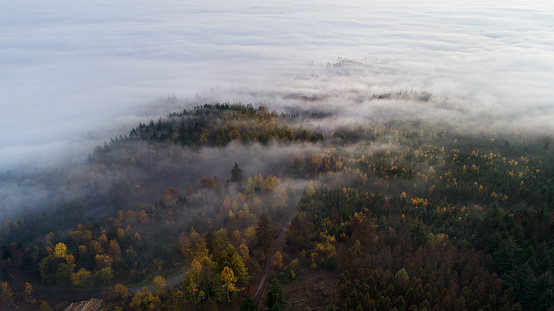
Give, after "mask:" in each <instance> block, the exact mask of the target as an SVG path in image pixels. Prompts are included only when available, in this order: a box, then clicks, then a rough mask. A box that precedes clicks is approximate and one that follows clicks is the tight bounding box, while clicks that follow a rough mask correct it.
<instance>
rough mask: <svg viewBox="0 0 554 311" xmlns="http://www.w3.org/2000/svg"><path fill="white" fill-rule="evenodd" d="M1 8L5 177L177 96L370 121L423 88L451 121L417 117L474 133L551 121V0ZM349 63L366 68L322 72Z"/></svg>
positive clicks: (85, 144) (96, 138)
mask: <svg viewBox="0 0 554 311" xmlns="http://www.w3.org/2000/svg"><path fill="white" fill-rule="evenodd" d="M0 7H2V10H0V110H1V111H2V113H1V114H0V121H1V122H0V124H1V125H0V129H1V130H2V133H3V135H2V136H1V137H0V170H1V171H5V170H10V169H15V168H18V167H22V166H23V167H26V168H36V167H38V168H40V167H42V166H43V165H46V164H53V163H55V164H57V163H63V162H65V161H66V159H69V158H75V154H76V152H77V155H78V156H77V157H84V156H85V155H86V154H87V153H88V151H89V150H91V147H92V146H94V145H95V144H97V143H99V142H101V141H103V140H104V139H106V138H109V137H111V136H113V135H116V134H117V135H118V134H121V133H123V134H125V133H127V132H128V129H129V128H130V127H131V126H134V125H136V123H137V122H138V121H140V120H149V119H150V118H154V119H156V118H157V117H158V116H159V115H164V114H166V113H168V112H170V111H172V110H174V109H173V108H175V107H176V106H179V105H178V102H176V101H175V100H160V99H162V98H163V99H165V98H167V97H168V96H172V95H176V97H177V98H180V99H187V98H188V99H194V98H195V96H196V95H197V94H198V95H199V96H200V98H202V97H204V98H206V99H209V100H220V101H231V102H233V101H242V102H250V101H252V102H253V103H255V102H264V103H269V104H270V105H271V106H272V107H274V108H277V107H284V106H286V105H290V104H298V105H321V104H329V105H331V106H332V107H340V108H342V107H348V109H347V111H348V110H350V114H358V111H365V112H367V113H368V114H370V113H374V112H375V108H371V107H370V108H368V106H367V105H365V104H366V103H367V102H368V101H367V98H368V96H371V94H373V93H376V94H382V93H387V92H397V91H408V92H409V91H411V90H414V91H417V92H423V91H425V92H429V93H431V94H433V100H437V99H441V100H442V99H444V100H443V102H442V103H441V102H440V101H438V102H434V103H433V105H435V106H440V105H443V106H445V107H446V108H445V109H442V110H435V109H432V110H430V109H418V108H417V107H421V105H420V106H412V107H416V108H412V110H411V111H409V113H410V114H415V113H418V112H419V113H429V115H433V114H436V115H437V117H442V116H445V117H446V118H447V120H448V118H452V119H455V120H459V119H457V117H456V118H455V117H452V116H451V113H450V112H449V111H452V109H454V110H455V111H456V113H455V114H456V115H457V116H459V115H466V118H467V119H468V120H471V119H473V117H474V116H482V115H485V116H486V117H487V118H488V119H489V120H492V122H493V123H494V122H495V120H496V119H497V118H501V119H502V120H503V121H502V122H501V123H503V124H509V125H510V126H522V127H524V128H525V127H529V125H530V124H532V125H533V126H535V127H538V128H539V130H540V131H548V130H549V129H551V128H552V122H553V121H552V120H553V119H554V118H552V115H553V106H554V103H553V100H552V98H554V89H552V87H551V84H552V81H554V32H552V28H553V27H554V10H553V7H552V6H551V4H549V3H548V2H535V3H528V2H527V3H523V2H518V1H503V2H501V3H499V2H497V1H492V0H488V1H468V2H464V3H460V2H459V1H441V2H440V3H439V2H437V1H423V2H413V1H400V0H396V1H371V2H370V3H367V2H364V1H354V0H352V1H350V0H347V1H340V2H331V1H301V2H299V1H281V2H279V3H278V5H276V3H275V2H269V1H261V2H260V1H256V2H254V1H242V0H241V1H233V2H228V1H210V2H209V3H206V2H205V1H188V2H187V3H186V4H184V3H182V2H179V1H169V0H164V1H157V2H156V3H155V4H153V3H149V2H134V1H126V0H124V1H117V2H111V1H95V2H94V3H88V2H65V1H49V2H42V1H36V0H35V1H25V2H12V1H4V0H2V1H0ZM339 58H346V59H354V60H357V61H356V62H355V64H348V66H342V67H341V68H343V69H337V68H336V67H333V66H330V68H329V67H327V64H328V63H329V64H331V65H332V64H333V63H336V62H340V59H339ZM344 68H347V69H344ZM291 94H292V96H291ZM296 95H299V96H296ZM314 96H315V97H314ZM318 96H324V98H323V97H322V98H323V99H322V100H316V101H314V100H313V98H316V97H318ZM397 103H398V102H397ZM418 105H419V104H418ZM353 107H356V108H353ZM388 108H389V105H384V106H383V107H381V108H380V109H379V110H380V112H379V113H381V114H383V115H386V111H387V109H388ZM352 110H354V111H352ZM396 110H397V111H404V112H406V110H405V109H404V108H403V107H399V108H398V109H396ZM345 116H348V113H345ZM506 120H508V121H509V122H507V123H506V122H505V121H506Z"/></svg>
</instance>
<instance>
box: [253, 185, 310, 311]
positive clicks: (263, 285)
mask: <svg viewBox="0 0 554 311" xmlns="http://www.w3.org/2000/svg"><path fill="white" fill-rule="evenodd" d="M297 192H298V198H297V199H296V201H295V202H294V204H293V205H292V208H291V210H290V214H289V217H288V218H287V220H286V221H285V222H284V223H283V227H282V228H281V234H280V235H279V239H278V240H277V247H275V248H273V251H272V252H273V253H272V254H271V257H269V258H268V260H267V262H266V263H265V267H264V271H263V274H262V278H261V279H260V283H259V285H258V287H257V289H256V294H255V295H254V300H255V301H256V304H257V305H258V306H260V304H261V300H262V297H263V294H264V292H265V288H266V286H267V283H268V281H269V272H270V271H271V266H272V264H273V259H274V258H275V254H276V253H277V251H280V250H281V249H282V248H283V245H284V244H285V235H286V234H287V228H288V226H289V224H290V223H291V221H292V219H293V218H294V215H295V214H296V209H297V208H298V205H299V204H300V199H301V198H302V192H303V191H301V190H298V189H297Z"/></svg>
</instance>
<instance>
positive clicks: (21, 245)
mask: <svg viewBox="0 0 554 311" xmlns="http://www.w3.org/2000/svg"><path fill="white" fill-rule="evenodd" d="M431 96H432V95H431V94H428V93H425V92H423V93H408V92H398V93H394V92H393V93H385V94H380V95H375V96H374V97H373V98H372V100H374V101H394V100H401V99H406V98H408V99H409V100H413V101H416V102H418V103H426V102H427V101H429V99H430V98H431ZM339 119H340V118H339V116H338V115H337V114H336V113H335V112H333V111H332V110H329V109H327V110H325V109H319V110H316V109H314V110H304V109H301V108H299V107H288V108H287V109H283V111H282V112H277V111H276V110H270V109H269V108H268V107H266V106H264V105H261V106H258V107H254V106H253V105H243V104H238V103H237V104H229V103H215V104H205V105H202V106H196V107H186V109H184V110H183V111H181V112H176V113H172V114H169V115H168V116H167V117H166V118H162V119H159V120H152V121H150V122H149V123H147V124H143V123H140V124H138V125H137V126H136V127H134V128H132V129H131V130H130V132H129V135H126V136H120V137H117V138H114V139H112V140H110V141H107V142H106V143H105V144H104V145H103V146H98V147H97V148H96V149H95V150H93V151H92V152H91V153H90V155H89V157H88V160H87V162H86V164H84V165H82V166H80V167H76V168H73V169H59V170H54V171H49V172H44V173H38V174H36V175H33V176H32V178H33V181H34V182H35V183H37V184H40V185H41V189H44V192H45V194H44V196H43V200H42V201H41V202H42V203H41V206H27V207H26V209H25V212H24V213H23V214H15V215H16V218H13V217H11V218H9V219H4V220H3V223H2V225H1V227H0V243H1V258H0V278H1V280H2V299H3V301H4V302H5V303H7V304H6V305H11V304H16V303H19V304H20V305H21V304H29V305H32V304H33V302H32V299H31V298H30V296H32V288H33V286H34V287H35V288H38V289H41V291H42V292H43V293H46V294H43V296H41V298H47V297H48V290H49V289H50V290H51V289H52V288H61V289H69V288H81V289H83V290H92V289H97V290H98V289H101V290H106V291H107V293H106V294H105V297H107V298H106V301H107V303H108V304H109V305H110V306H111V307H113V308H115V307H119V308H123V309H129V310H143V309H148V308H154V309H161V308H165V309H175V308H185V307H186V308H188V309H195V310H217V309H218V308H231V309H235V310H239V309H240V310H256V305H255V303H254V302H253V301H251V298H250V297H251V296H253V294H254V287H255V286H256V285H257V282H258V281H259V279H260V277H261V276H262V274H263V270H264V268H266V267H265V266H264V265H266V264H267V261H266V259H267V258H266V257H268V256H270V255H271V252H274V254H275V256H274V259H273V261H272V266H271V270H272V276H274V277H275V278H274V279H273V280H272V281H271V283H270V286H269V287H268V290H267V296H266V299H265V303H266V305H267V306H270V307H271V308H273V309H272V310H283V309H284V308H286V306H289V307H291V308H293V307H294V306H293V305H292V304H291V303H290V302H288V303H287V301H286V297H283V295H284V294H283V293H284V290H283V287H284V289H285V290H286V289H287V287H288V286H292V285H293V284H294V280H295V279H297V278H299V277H301V276H308V275H311V274H315V273H319V272H318V271H329V273H332V274H333V275H335V276H336V280H337V281H336V282H335V283H334V285H333V286H332V288H331V290H332V291H333V292H334V293H335V294H334V295H333V296H332V297H331V298H330V300H329V301H328V302H326V303H327V304H328V306H327V309H328V310H336V309H339V310H373V309H376V310H394V309H396V310H497V309H498V310H548V309H549V308H552V307H553V304H554V275H553V273H554V235H553V233H554V181H553V178H554V166H553V165H552V163H554V162H553V160H554V151H553V149H552V147H551V137H550V136H547V135H540V134H532V133H519V134H517V133H515V132H517V131H516V130H514V131H512V132H506V133H500V132H497V131H496V130H492V129H487V128H486V127H483V128H475V127H472V126H467V127H460V126H458V125H457V124H455V125H449V124H448V122H440V120H438V121H437V120H435V121H432V122H431V121H430V120H427V119H418V118H416V117H414V118H411V119H407V118H405V117H401V118H394V117H389V118H378V117H373V118H358V119H355V120H352V121H351V122H345V121H344V119H341V120H340V122H339ZM514 133H515V134H514ZM14 178H18V177H15V176H9V175H6V176H2V180H8V179H14ZM20 178H21V183H25V182H27V180H28V177H27V179H26V178H25V177H20ZM299 196H301V200H300V204H299V205H298V209H297V210H296V212H295V214H294V217H293V218H292V221H291V222H290V225H289V226H288V228H287V226H286V224H287V223H288V220H287V216H288V215H289V213H290V212H291V209H292V211H293V212H294V209H295V208H296V202H298V201H297V199H298V197H299ZM284 229H286V232H284V233H285V238H284V241H285V242H284V243H285V245H284V247H283V248H282V249H278V248H279V245H278V243H277V241H278V237H279V235H280V233H281V232H282V230H284ZM179 273H182V276H183V280H182V282H181V284H180V285H178V286H169V285H166V283H165V279H166V278H170V277H172V276H174V275H176V274H179ZM146 284H152V285H153V287H152V288H144V289H141V290H139V291H138V292H136V293H134V295H132V298H131V297H128V294H127V290H128V289H129V290H131V289H133V288H134V287H137V286H138V287H140V286H142V285H146ZM27 292H28V295H27ZM27 296H29V297H27ZM14 298H15V299H14ZM27 298H28V299H27ZM17 301H20V302H17ZM34 303H38V302H36V301H35V302H34Z"/></svg>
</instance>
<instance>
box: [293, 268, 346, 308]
mask: <svg viewBox="0 0 554 311" xmlns="http://www.w3.org/2000/svg"><path fill="white" fill-rule="evenodd" d="M338 277H339V276H338V274H337V273H336V272H327V271H323V270H317V271H305V272H304V273H302V274H300V275H299V276H297V277H296V279H295V280H294V281H292V282H291V283H290V284H288V285H287V286H285V297H287V310H324V309H325V308H326V307H327V306H328V305H330V304H331V303H336V292H337V290H336V289H337V282H338Z"/></svg>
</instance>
